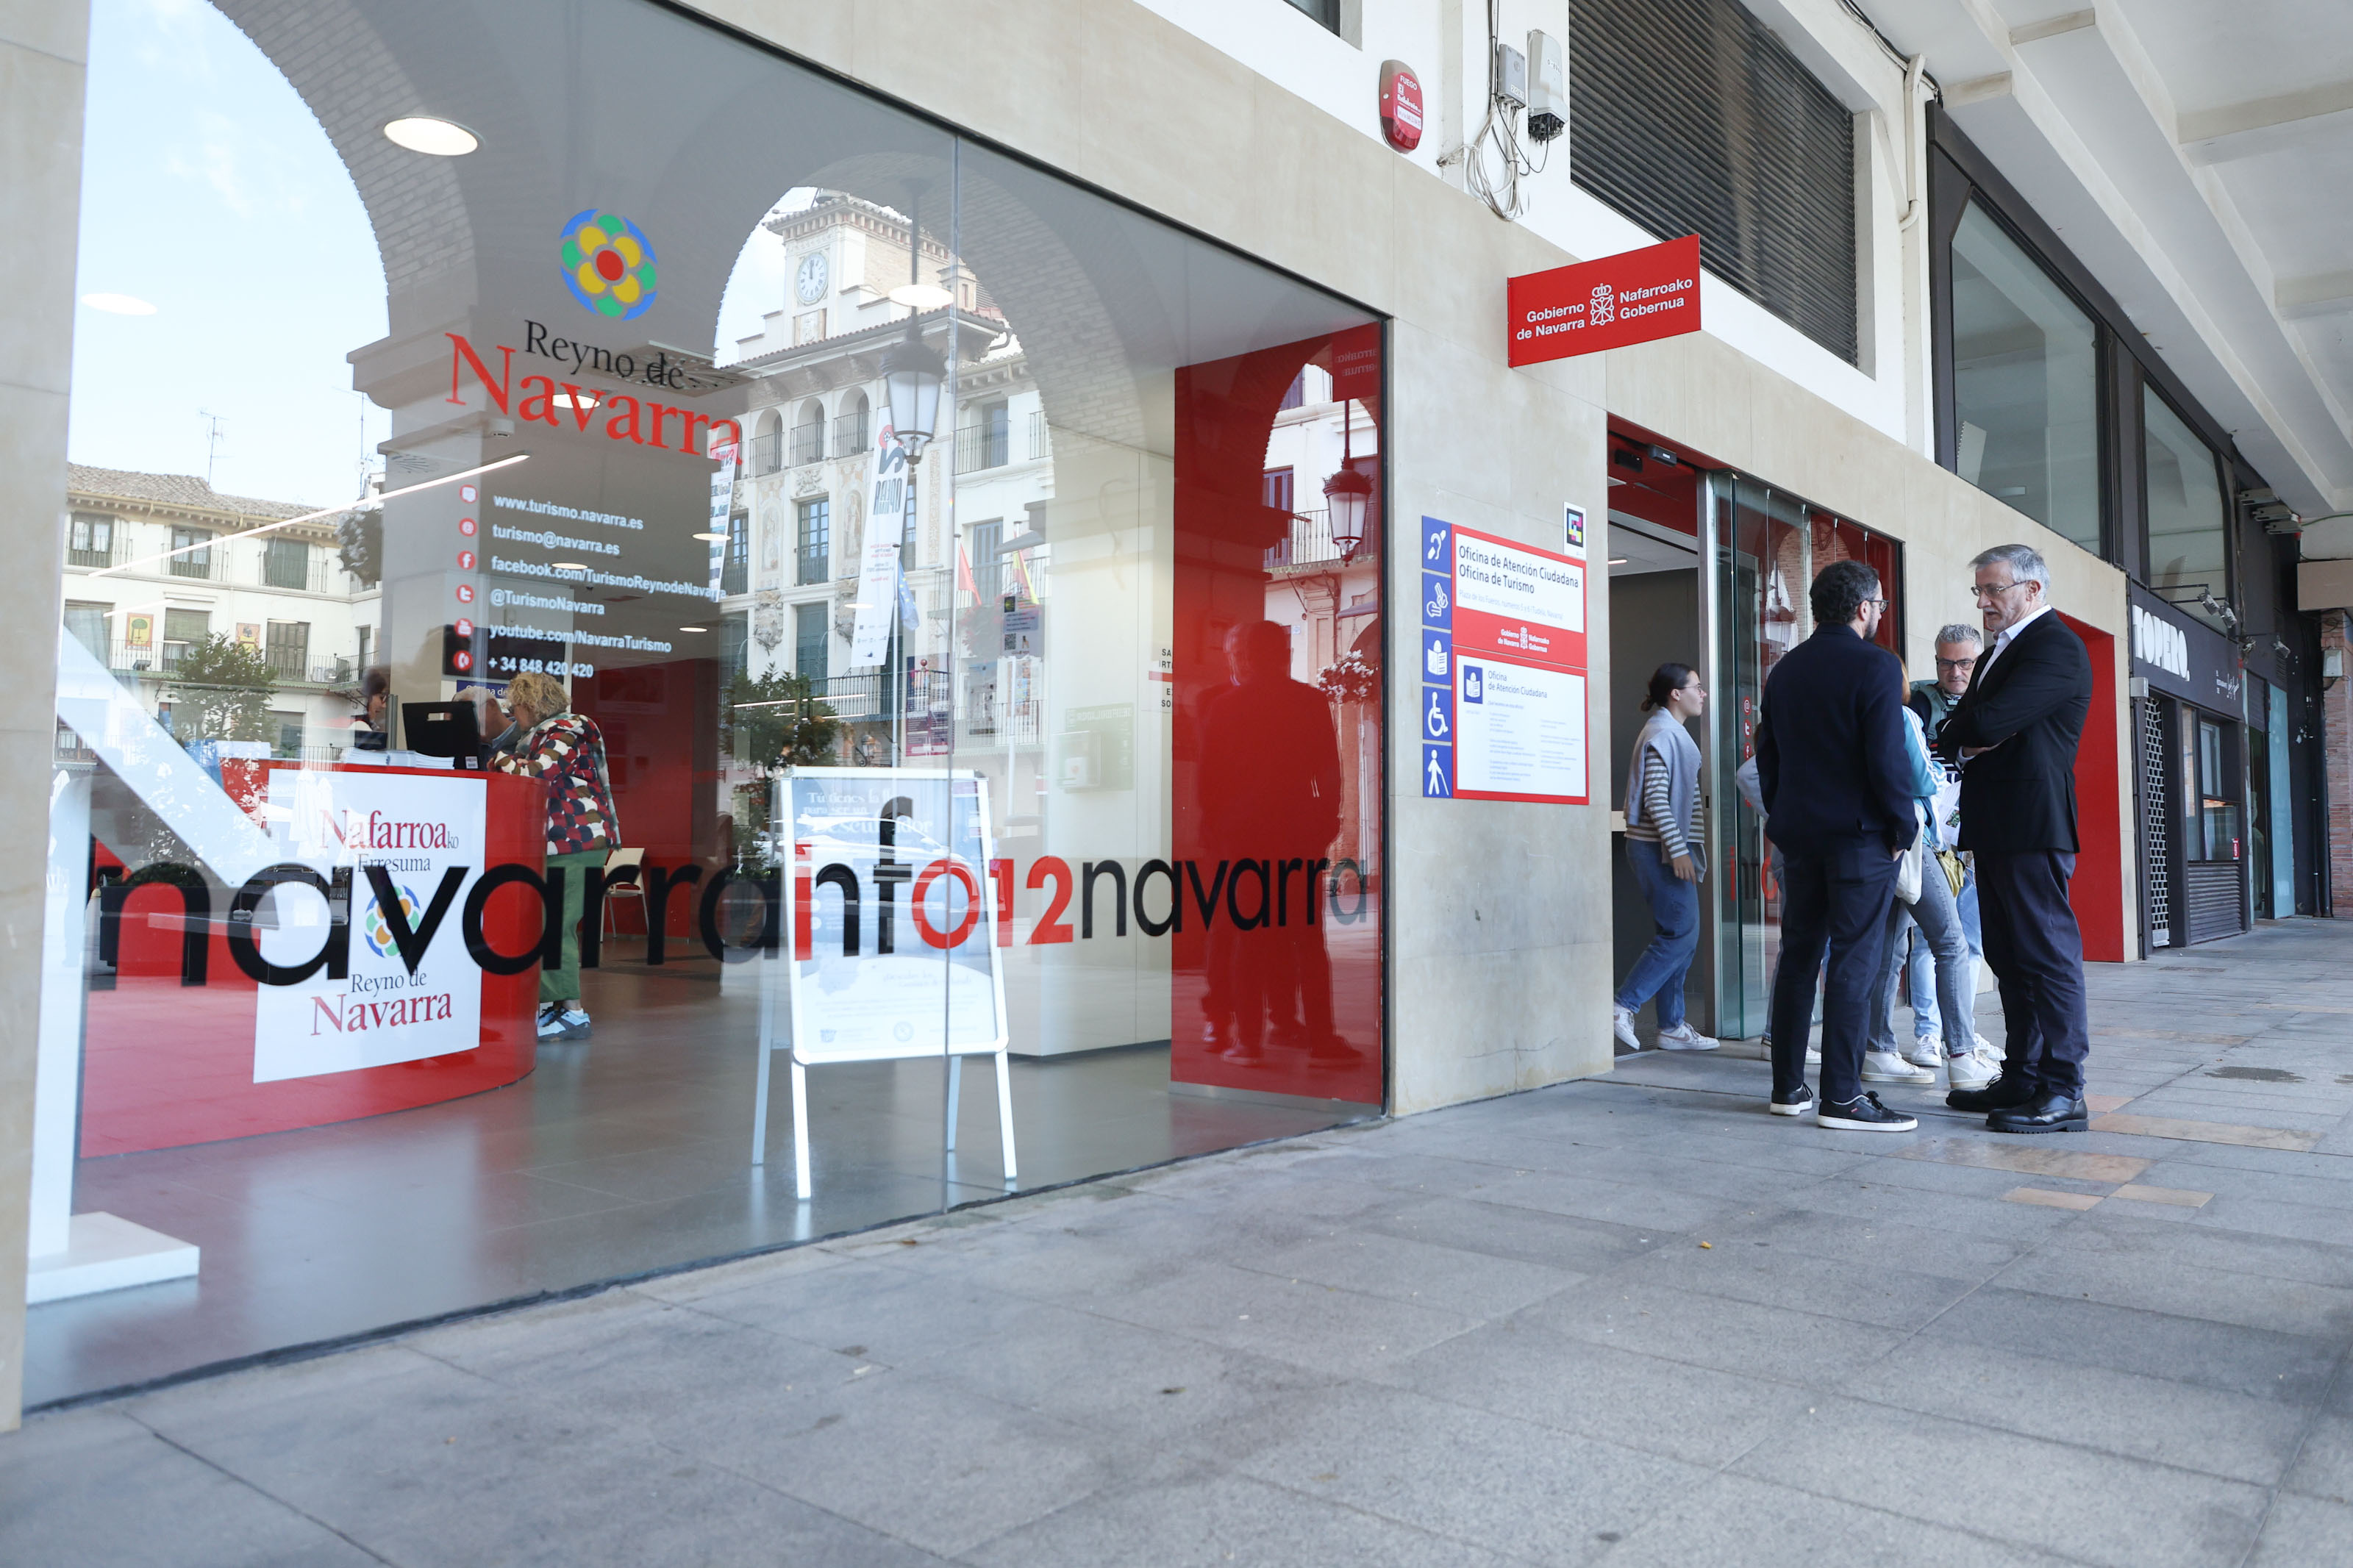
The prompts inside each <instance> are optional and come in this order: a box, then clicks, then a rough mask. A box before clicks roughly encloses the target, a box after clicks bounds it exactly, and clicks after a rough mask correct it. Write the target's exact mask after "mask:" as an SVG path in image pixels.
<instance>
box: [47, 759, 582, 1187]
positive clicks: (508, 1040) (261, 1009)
mask: <svg viewBox="0 0 2353 1568" xmlns="http://www.w3.org/2000/svg"><path fill="white" fill-rule="evenodd" d="M221 787H222V788H223V789H224V790H226V791H227V793H228V795H230V797H231V798H232V799H233V800H235V801H236V802H237V805H239V806H240V807H241V808H242V809H243V811H244V813H245V815H246V816H247V817H248V819H250V820H251V821H252V822H253V824H254V825H255V826H257V827H258V828H259V829H260V830H261V831H263V832H265V833H267V834H268V835H269V839H270V846H269V847H270V850H271V853H272V855H273V857H274V858H275V859H276V861H277V862H278V867H279V872H278V874H280V875H281V877H282V878H283V879H284V881H285V882H286V884H287V885H284V886H281V887H280V889H278V890H277V891H275V892H273V893H271V894H270V895H269V899H268V900H266V901H265V902H264V903H263V904H262V912H261V914H260V915H259V918H258V919H253V918H249V917H245V916H243V915H242V913H241V911H240V910H238V909H237V904H238V902H239V900H238V897H237V889H224V888H222V887H220V886H218V885H217V883H209V884H208V882H207V879H205V878H204V877H202V876H200V875H199V874H197V873H196V872H195V871H194V870H192V869H189V868H174V867H169V866H162V867H159V866H156V865H152V864H151V865H147V866H145V867H143V868H142V869H141V870H139V871H137V872H134V877H136V878H138V881H137V883H136V885H133V886H131V887H129V888H128V889H124V888H121V887H117V888H114V889H101V890H100V891H98V892H96V893H95V894H94V896H93V897H92V900H91V906H90V920H91V924H92V926H93V927H94V928H95V931H94V935H95V938H96V940H95V942H94V943H93V945H92V950H91V952H92V958H91V962H90V975H91V980H90V993H89V1014H88V1020H87V1024H86V1026H85V1032H84V1051H83V1073H82V1115H81V1137H80V1152H81V1154H82V1155H84V1156H85V1157H87V1156H93V1155H100V1154H121V1153H129V1152H134V1151H137V1150H142V1149H166V1148H174V1147H177V1146H179V1145H183V1144H188V1143H203V1142H213V1141H215V1140H217V1139H224V1138H245V1137H250V1136H253V1135H255V1134H257V1133H263V1132H281V1131H287V1130H289V1129H291V1128H299V1127H316V1126H320V1125H323V1124H325V1123H329V1122H334V1121H350V1120H353V1119H354V1118H357V1117H363V1116H378V1115H382V1114H384V1113H385V1112H387V1111H394V1110H411V1109H414V1108H416V1107H417V1106H423V1105H432V1104H436V1103H438V1102H439V1101H441V1100H454V1099H457V1098H459V1097H460V1096H463V1095H470V1094H477V1093H480V1092H481V1091H482V1090H484V1089H497V1088H500V1087H501V1086H502V1085H505V1084H510V1083H512V1082H514V1081H516V1080H517V1079H521V1078H522V1077H523V1076H524V1075H525V1074H527V1073H529V1072H530V1071H531V1070H532V1067H533V1061H534V1059H535V1051H536V1047H537V1033H536V1026H535V1017H536V1014H537V1010H538V1009H537V1005H538V995H539V971H538V968H537V967H536V966H535V965H534V966H533V967H529V968H526V969H524V970H523V971H522V973H516V974H498V973H491V972H490V971H489V970H486V969H483V968H481V967H480V965H479V964H478V963H476V962H475V960H474V958H473V957H472V956H471V955H470V953H469V952H468V949H467V945H466V942H465V932H464V921H463V913H464V908H465V905H466V901H467V898H466V896H467V893H468V892H469V890H470V889H471V888H472V886H473V884H474V882H475V880H476V879H479V878H480V875H481V873H482V872H483V871H484V870H485V869H486V868H494V867H499V866H505V865H520V866H522V867H526V868H529V869H531V870H532V871H533V872H537V871H538V870H540V868H541V867H542V865H543V854H544V850H545V844H546V810H547V808H546V791H545V787H544V786H543V784H541V783H540V782H539V781H538V780H536V779H525V778H516V777H512V776H510V775H507V774H503V773H489V774H484V773H455V772H450V771H447V770H440V769H421V768H397V767H366V766H332V767H319V766H316V765H303V764H298V763H278V762H261V763H237V762H229V763H223V764H222V772H221ZM106 847H107V848H108V849H110V850H112V851H114V852H117V853H121V852H123V851H125V850H127V849H129V848H130V847H129V846H114V845H110V846H106ZM371 865H374V866H375V868H377V869H378V870H379V871H381V872H383V873H384V875H385V878H386V879H388V881H389V884H390V885H391V886H392V887H393V888H394V889H395V890H396V894H397V896H398V899H399V901H400V903H401V905H402V906H403V909H404V911H405V915H406V921H408V923H409V924H410V926H411V928H412V933H411V941H412V943H421V946H422V950H423V951H422V957H421V958H420V959H418V960H417V962H415V963H410V962H409V961H408V956H407V955H406V954H405V953H404V952H403V951H402V948H401V944H400V943H399V942H398V941H397V940H396V937H395V935H394V933H393V931H392V929H391V926H392V924H393V922H389V921H386V920H385V918H384V911H383V910H382V909H381V907H380V905H379V901H378V900H377V898H376V895H375V890H374V889H375V879H372V878H371V877H370V876H369V875H368V868H369V867H370V866H371ZM297 868H307V872H306V871H304V870H300V869H297ZM453 871H455V872H459V873H461V875H458V876H453V875H452V873H453ZM306 876H307V877H315V878H316V881H315V882H313V883H312V884H311V887H308V888H306V887H303V886H301V885H300V884H301V882H302V881H303V880H304V879H305V878H306ZM252 886H253V885H252V884H248V890H249V896H250V889H252ZM320 887H324V888H328V889H334V890H335V891H336V893H337V895H338V896H339V897H347V898H348V909H349V916H348V924H347V929H345V930H343V931H342V932H341V934H338V931H337V928H336V926H335V923H334V921H333V920H332V900H330V899H328V898H326V897H322V893H321V892H320V891H317V890H314V889H317V888H320ZM346 888H347V889H349V890H348V893H347V895H346V894H343V892H342V889H346ZM444 894H446V895H447V896H446V898H445V897H442V895H444ZM437 902H439V903H440V904H441V905H442V908H441V912H440V918H439V920H438V921H435V922H433V924H432V929H431V931H430V932H429V934H428V933H427V932H426V931H422V930H419V929H417V928H419V927H420V926H421V925H422V924H423V923H424V922H426V921H428V920H429V919H430V915H431V911H432V909H433V906H434V905H435V904H436V903H437ZM479 928H480V929H479V934H480V937H481V938H482V939H483V940H484V941H485V942H487V943H488V944H489V946H490V948H491V950H492V951H494V952H500V953H503V954H509V955H513V954H521V953H525V952H530V951H532V950H533V948H534V947H535V946H536V945H537V944H538V942H539V940H540V935H541V912H540V899H539V897H538V895H537V894H536V893H535V892H533V890H532V889H531V888H530V887H529V886H528V885H527V884H526V885H523V886H507V887H502V888H500V889H498V890H496V891H495V892H493V893H492V894H491V896H490V898H489V900H487V901H486V902H484V903H483V904H482V905H481V907H480V911H479ZM248 931H249V932H250V933H251V934H249V935H248ZM233 934H234V935H235V936H236V937H237V939H238V944H241V945H242V947H243V950H244V951H243V958H244V963H240V962H239V958H240V954H239V952H238V951H237V945H238V944H233V942H232V935H233ZM338 949H340V950H341V951H342V953H343V957H342V958H341V959H340V961H334V962H331V960H334V958H335V953H336V950H338ZM314 960H315V961H316V966H315V968H314V969H313V970H312V972H311V973H308V974H305V975H303V976H301V978H299V979H294V980H290V981H288V980H286V976H288V975H290V974H292V973H294V972H295V971H297V970H300V969H301V968H302V967H303V965H304V963H307V962H311V961H314ZM257 966H259V967H266V968H267V967H270V966H274V970H273V972H271V973H266V974H265V975H263V976H260V977H257V976H256V975H255V974H254V973H249V969H250V968H252V967H257ZM337 969H341V970H342V971H343V973H340V974H338V973H334V971H335V970H337ZM265 979H268V980H273V981H279V982H282V983H278V984H265V983H264V980H265Z"/></svg>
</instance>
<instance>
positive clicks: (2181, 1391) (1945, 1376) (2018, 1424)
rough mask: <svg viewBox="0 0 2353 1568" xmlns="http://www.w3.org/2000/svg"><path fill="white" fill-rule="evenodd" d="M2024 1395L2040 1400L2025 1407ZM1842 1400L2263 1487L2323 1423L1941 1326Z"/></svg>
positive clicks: (1844, 1386) (1866, 1371)
mask: <svg viewBox="0 0 2353 1568" xmlns="http://www.w3.org/2000/svg"><path fill="white" fill-rule="evenodd" d="M2021 1388H2031V1389H2033V1390H2034V1391H2035V1394H2036V1397H2033V1398H2021V1397H2020V1396H2019V1390H2020V1389H2021ZM1840 1392H1841V1394H1851V1395H1852V1396H1853V1397H1855V1398H1857V1399H1865V1400H1869V1401H1871V1402H1872V1403H1873V1404H1878V1405H1897V1406H1900V1407H1902V1408H1904V1409H1906V1410H1917V1411H1921V1412H1923V1413H1925V1414H1927V1415H1948V1416H1951V1417H1953V1418H1955V1419H1957V1420H1964V1421H1970V1422H1974V1423H1976V1424H1977V1425H1978V1426H1990V1427H2008V1428H2010V1429H2011V1430H2014V1431H2017V1432H2021V1433H2023V1434H2025V1435H2027V1436H2035V1437H2047V1438H2050V1439H2052V1441H2054V1442H2062V1443H2073V1444H2076V1445H2079V1446H2081V1447H2087V1448H2099V1449H2103V1450H2105V1451H2106V1452H2108V1453H2111V1454H2118V1455H2122V1456H2124V1457H2125V1458H2134V1459H2147V1460H2149V1461H2151V1462H2153V1463H2158V1464H2167V1465H2176V1466H2179V1467H2180V1468H2183V1469H2188V1470H2200V1471H2203V1472H2205V1473H2206V1474H2208V1475H2216V1476H2223V1477H2227V1478H2229V1479H2232V1480H2242V1481H2252V1482H2253V1483H2255V1484H2256V1485H2258V1486H2270V1485H2273V1484H2274V1483H2275V1482H2277V1481H2278V1480H2279V1479H2280V1477H2281V1475H2282V1473H2283V1472H2284V1470H2285V1469H2286V1468H2287V1466H2288V1464H2289V1461H2290V1460H2291V1459H2292V1458H2294V1456H2295V1450H2296V1444H2297V1443H2298V1442H2299V1441H2300V1440H2302V1438H2303V1436H2304V1434H2305V1431H2306V1426H2307V1425H2308V1424H2309V1422H2310V1420H2311V1415H2310V1410H2309V1407H2308V1406H2304V1405H2291V1404H2285V1403H2283V1402H2281V1401H2279V1400H2276V1399H2266V1398H2259V1397H2255V1396H2253V1395H2250V1394H2229V1393H2225V1392H2223V1391H2221V1390H2220V1389H2215V1388H2206V1387H2201V1386H2200V1385H2199V1384H2190V1383H2181V1382H2178V1381H2173V1380H2169V1379H2166V1378H2159V1377H2145V1376H2141V1375H2138V1374H2137V1373H2127V1372H2117V1371H2115V1370H2113V1369H2111V1368H2108V1367H2103V1366H2090V1365H2085V1364H2083V1363H2079V1362H2074V1361H2056V1360H2052V1359H2050V1358H2048V1357H2044V1356H2036V1355H2029V1354H2026V1353H2024V1352H2022V1351H2021V1349H2020V1348H2018V1347H2015V1346H2001V1347H1994V1346H1989V1345H1980V1344H1976V1343H1973V1342H1969V1341H1967V1340H1962V1339H1957V1338H1954V1337H1951V1336H1949V1335H1946V1334H1942V1333H1939V1332H1938V1331H1936V1329H1935V1328H1933V1327H1932V1328H1931V1329H1929V1330H1928V1331H1926V1332H1924V1333H1920V1334H1917V1335H1915V1336H1914V1337H1913V1338H1912V1339H1910V1340H1909V1341H1907V1342H1905V1345H1904V1347H1903V1348H1902V1349H1901V1350H1900V1351H1898V1352H1896V1353H1895V1354H1894V1355H1891V1356H1888V1357H1887V1358H1885V1359H1884V1360H1883V1361H1879V1362H1874V1363H1872V1364H1871V1365H1870V1366H1867V1367H1863V1368H1862V1369H1860V1370H1858V1371H1857V1372H1856V1373H1854V1375H1853V1377H1852V1379H1850V1380H1848V1381H1846V1382H1843V1383H1841V1384H1840ZM1915 1452H1916V1450H1915Z"/></svg>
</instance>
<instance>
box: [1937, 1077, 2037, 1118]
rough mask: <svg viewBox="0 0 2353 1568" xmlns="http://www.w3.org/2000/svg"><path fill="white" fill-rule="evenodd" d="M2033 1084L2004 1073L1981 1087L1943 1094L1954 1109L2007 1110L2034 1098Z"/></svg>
mask: <svg viewBox="0 0 2353 1568" xmlns="http://www.w3.org/2000/svg"><path fill="white" fill-rule="evenodd" d="M2036 1094H2037V1091H2036V1089H2035V1088H2034V1086H2033V1085H2032V1084H2031V1083H2028V1082H2027V1081H2026V1080H2025V1079H2015V1078H2011V1077H2010V1075H2009V1074H2007V1073H2004V1074H2003V1075H2002V1076H2001V1077H2000V1078H1998V1079H1994V1080H1993V1081H1992V1082H1991V1083H1989V1084H1988V1085H1986V1086H1985V1087H1984V1088H1983V1089H1955V1090H1953V1091H1952V1092H1951V1093H1950V1094H1947V1096H1945V1103H1946V1104H1947V1105H1949V1106H1951V1107H1952V1108H1953V1109H1954V1110H1970V1111H1983V1110H2011V1109H2012V1108H2014V1107H2017V1106H2021V1105H2024V1104H2025V1103H2026V1102H2027V1101H2028V1100H2033V1099H2035V1098H2036Z"/></svg>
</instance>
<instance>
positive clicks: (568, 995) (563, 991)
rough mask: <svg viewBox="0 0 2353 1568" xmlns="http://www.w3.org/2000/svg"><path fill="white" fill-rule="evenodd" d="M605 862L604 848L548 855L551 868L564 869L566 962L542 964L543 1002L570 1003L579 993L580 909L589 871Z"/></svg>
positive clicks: (540, 974) (541, 995)
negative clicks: (550, 965) (552, 964)
mask: <svg viewBox="0 0 2353 1568" xmlns="http://www.w3.org/2000/svg"><path fill="white" fill-rule="evenodd" d="M604 863H605V851H604V850H602V849H576V850H574V851H573V852H572V853H571V854H569V855H550V856H549V857H548V858H547V868H548V870H550V871H554V870H555V869H556V868H559V867H560V868H563V871H564V962H563V963H560V964H557V965H556V966H555V967H554V968H553V969H550V968H547V967H546V966H545V965H542V966H541V968H540V971H539V999H540V1000H541V1001H543V1002H570V1001H573V1000H575V998H577V997H578V996H579V994H580V910H581V906H582V905H584V904H585V903H586V902H587V892H588V873H589V872H590V871H593V870H595V869H596V868H597V867H599V866H602V865H603V864H604Z"/></svg>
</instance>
